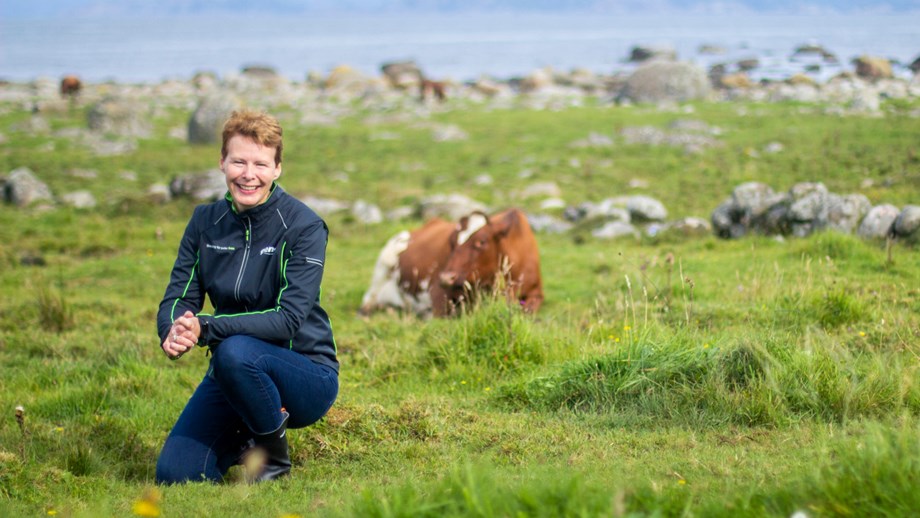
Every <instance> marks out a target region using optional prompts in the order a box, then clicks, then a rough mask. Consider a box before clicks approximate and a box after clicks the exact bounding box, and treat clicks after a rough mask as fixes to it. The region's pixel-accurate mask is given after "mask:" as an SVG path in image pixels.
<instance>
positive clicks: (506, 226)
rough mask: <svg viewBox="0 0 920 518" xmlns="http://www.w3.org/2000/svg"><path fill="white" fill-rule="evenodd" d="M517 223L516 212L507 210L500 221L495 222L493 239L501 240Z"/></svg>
mask: <svg viewBox="0 0 920 518" xmlns="http://www.w3.org/2000/svg"><path fill="white" fill-rule="evenodd" d="M517 222H518V211H516V210H509V211H508V213H507V214H505V216H504V217H502V219H501V220H499V221H496V222H495V226H494V228H495V237H496V238H503V237H506V236H507V235H508V233H509V232H511V229H513V228H514V226H515V225H517Z"/></svg>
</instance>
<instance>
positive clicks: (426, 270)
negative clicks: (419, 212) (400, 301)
mask: <svg viewBox="0 0 920 518" xmlns="http://www.w3.org/2000/svg"><path fill="white" fill-rule="evenodd" d="M454 227H455V225H454V224H453V223H451V222H449V221H444V220H443V219H440V218H434V219H431V220H429V221H428V222H427V223H425V225H424V226H422V227H421V228H418V229H416V230H414V231H413V232H412V233H411V234H410V237H409V245H408V246H407V247H406V249H405V251H403V253H402V254H400V255H399V279H400V286H401V287H402V288H403V289H404V290H405V291H407V292H408V293H412V294H418V293H419V292H421V291H425V290H427V289H428V287H429V285H430V284H431V282H432V278H433V277H436V276H437V274H438V273H440V271H441V269H442V268H444V264H445V263H446V262H447V258H448V257H449V256H450V250H451V248H450V241H449V239H450V234H451V232H453V231H454ZM435 284H437V283H436V282H435Z"/></svg>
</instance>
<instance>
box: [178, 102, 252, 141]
mask: <svg viewBox="0 0 920 518" xmlns="http://www.w3.org/2000/svg"><path fill="white" fill-rule="evenodd" d="M241 108H242V103H241V102H240V100H239V99H237V98H236V96H234V95H232V94H229V93H226V92H218V93H214V94H211V95H209V96H207V97H205V98H204V99H202V100H201V102H199V103H198V107H197V108H195V112H194V113H192V116H191V117H190V118H189V120H188V142H189V144H216V143H218V142H220V141H221V131H222V130H223V127H224V123H225V122H227V119H228V118H230V114H232V113H233V112H234V111H235V110H239V109H241Z"/></svg>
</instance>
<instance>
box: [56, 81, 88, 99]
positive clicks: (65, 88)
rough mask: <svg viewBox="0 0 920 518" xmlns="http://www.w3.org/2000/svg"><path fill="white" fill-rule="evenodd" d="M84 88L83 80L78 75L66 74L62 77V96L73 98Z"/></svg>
mask: <svg viewBox="0 0 920 518" xmlns="http://www.w3.org/2000/svg"><path fill="white" fill-rule="evenodd" d="M82 89H83V82H82V81H80V78H79V77H77V76H64V77H63V78H62V79H61V97H70V98H71V99H72V98H74V97H76V96H77V95H79V94H80V90H82Z"/></svg>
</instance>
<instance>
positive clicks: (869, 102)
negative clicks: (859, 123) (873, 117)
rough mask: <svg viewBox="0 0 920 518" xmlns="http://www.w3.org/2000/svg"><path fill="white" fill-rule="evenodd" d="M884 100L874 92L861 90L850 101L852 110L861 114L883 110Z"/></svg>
mask: <svg viewBox="0 0 920 518" xmlns="http://www.w3.org/2000/svg"><path fill="white" fill-rule="evenodd" d="M881 105H882V100H881V98H880V97H879V94H878V93H877V92H875V91H874V90H868V89H864V90H860V91H858V92H856V95H854V96H853V99H852V100H851V101H850V104H849V106H850V109H851V110H854V111H859V112H877V111H879V109H880V108H881Z"/></svg>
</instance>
